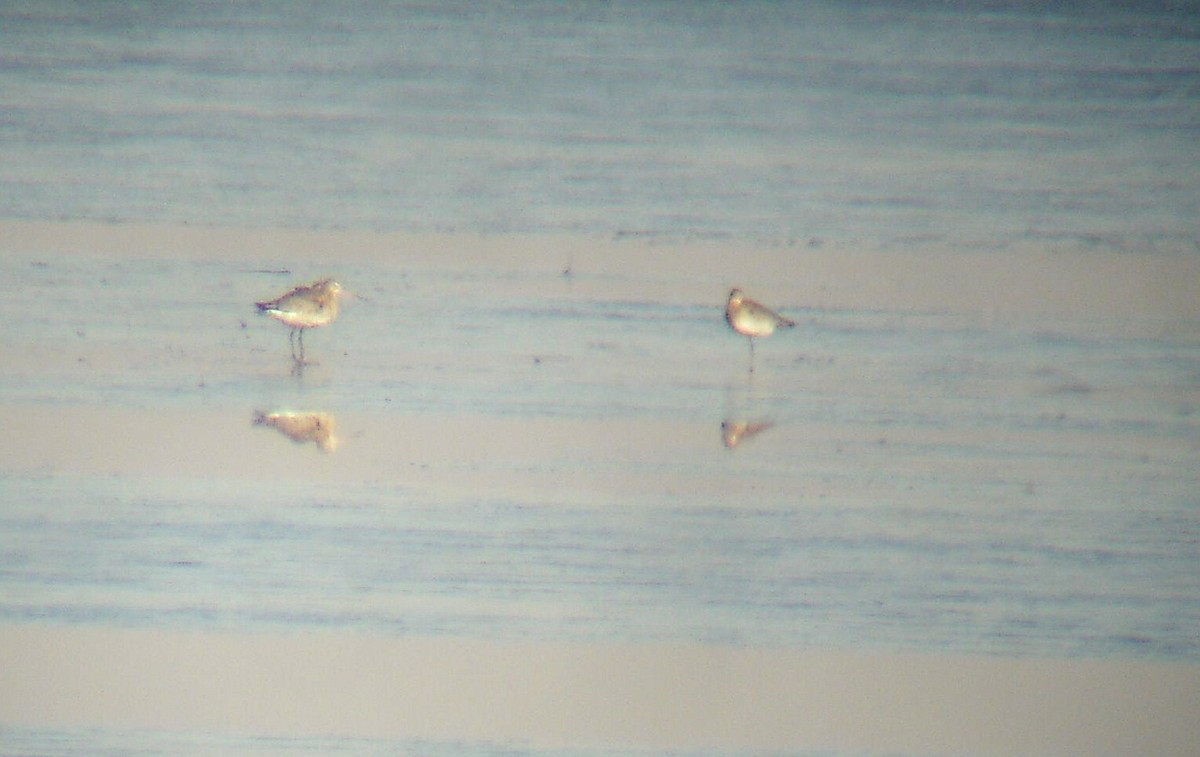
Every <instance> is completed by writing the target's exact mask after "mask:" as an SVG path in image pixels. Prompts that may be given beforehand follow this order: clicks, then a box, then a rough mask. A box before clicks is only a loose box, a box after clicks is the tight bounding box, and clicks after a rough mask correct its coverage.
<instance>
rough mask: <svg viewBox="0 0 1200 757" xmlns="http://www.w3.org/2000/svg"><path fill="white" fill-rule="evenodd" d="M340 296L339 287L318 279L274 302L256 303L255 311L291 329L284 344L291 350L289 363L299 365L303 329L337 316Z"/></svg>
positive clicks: (302, 347)
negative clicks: (297, 343) (288, 345)
mask: <svg viewBox="0 0 1200 757" xmlns="http://www.w3.org/2000/svg"><path fill="white" fill-rule="evenodd" d="M341 294H342V285H341V284H339V283H337V282H336V281H334V280H333V279H322V280H320V281H317V282H314V283H312V284H309V285H308V286H298V287H296V288H295V289H293V290H292V291H290V292H288V293H287V294H285V295H283V296H282V297H279V298H277V299H274V300H269V301H266V302H256V303H254V304H255V306H256V307H257V308H258V312H260V313H265V314H266V315H269V316H271V317H272V318H274V319H275V320H277V321H280V322H282V323H283V324H284V325H286V326H290V327H291V329H292V330H291V332H290V333H289V334H288V343H289V344H290V345H291V347H292V360H294V361H296V363H297V364H298V365H303V364H304V363H305V360H304V330H305V329H315V328H317V327H318V326H324V325H325V324H327V323H330V322H332V321H333V319H334V318H337V315H338V297H340V296H341ZM297 331H299V332H300V354H299V356H297V355H296V332H297Z"/></svg>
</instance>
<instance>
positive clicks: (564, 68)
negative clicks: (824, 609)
mask: <svg viewBox="0 0 1200 757" xmlns="http://www.w3.org/2000/svg"><path fill="white" fill-rule="evenodd" d="M1197 24H1198V21H1197V17H1196V15H1195V14H1193V13H1190V12H1189V11H1188V9H1187V6H1186V5H1178V6H1175V7H1174V8H1172V9H1163V10H1152V9H1150V8H1149V7H1148V6H1145V5H1144V4H1141V5H1138V6H1136V7H1134V8H1131V9H1127V8H1124V7H1121V6H1119V5H1117V4H1108V3H1085V4H1080V5H1071V6H1046V7H1044V8H1043V7H1040V6H1039V7H1035V6H1029V5H1021V4H1014V5H1011V6H1010V5H1005V4H990V5H989V7H988V8H987V9H986V10H978V9H974V8H970V9H966V8H962V9H960V8H956V7H954V6H952V5H945V4H926V3H918V4H912V3H888V2H879V3H869V4H865V5H864V4H860V3H842V2H821V3H765V2H764V3H760V2H748V3H736V4H726V3H688V4H671V3H667V4H662V3H648V2H618V3H603V4H600V3H488V4H484V5H481V6H477V7H472V8H470V9H468V8H465V7H462V6H458V5H454V4H422V3H355V4H348V5H341V4H338V5H330V4H328V3H313V4H295V3H289V4H280V3H274V2H259V3H237V4H230V5H223V4H193V5H188V6H183V7H177V6H167V5H156V4H150V5H137V6H123V5H104V6H95V5H87V4H83V5H80V4H76V3H65V2H46V3H28V4H12V3H9V4H6V5H5V7H4V8H3V9H2V10H0V49H3V51H4V52H3V53H2V54H0V79H2V80H3V83H4V86H3V88H2V89H0V111H2V112H3V113H4V116H3V118H2V119H0V164H2V165H3V166H4V167H3V169H0V188H2V189H3V191H0V198H2V199H0V214H3V215H6V216H18V217H27V218H46V217H49V218H76V217H86V218H97V219H114V220H152V221H169V222H191V223H204V224H250V225H258V226H283V225H287V226H304V227H308V226H317V227H350V228H376V229H388V230H408V231H411V230H426V229H441V230H467V231H486V232H507V231H543V230H567V231H583V232H599V233H606V234H628V233H636V234H652V235H665V236H671V237H690V236H716V237H736V238H743V239H744V238H755V239H772V240H780V239H799V240H809V239H829V238H835V239H841V240H845V239H854V240H865V241H868V242H870V243H872V244H891V245H900V244H906V245H907V244H913V243H914V242H916V243H923V242H925V241H928V240H945V241H951V242H954V243H957V244H967V245H972V246H975V245H981V246H984V247H987V248H993V247H1003V246H1005V245H1008V244H1012V243H1014V242H1021V241H1027V240H1031V239H1032V240H1035V241H1038V242H1042V243H1048V244H1053V243H1058V242H1062V241H1070V242H1079V241H1083V242H1085V243H1089V244H1097V245H1101V246H1106V247H1115V248H1118V249H1130V250H1138V251H1146V250H1154V249H1180V248H1182V249H1186V250H1194V249H1195V247H1196V241H1197V227H1196V218H1197V217H1200V213H1198V212H1197V211H1198V210H1200V207H1198V204H1197V197H1200V171H1198V169H1197V168H1196V162H1195V161H1194V160H1191V159H1190V158H1191V156H1192V154H1193V153H1194V148H1195V141H1196V129H1197V125H1198V124H1200V68H1198V67H1197V65H1196V61H1197V59H1200V55H1198V47H1200V26H1198V25H1197Z"/></svg>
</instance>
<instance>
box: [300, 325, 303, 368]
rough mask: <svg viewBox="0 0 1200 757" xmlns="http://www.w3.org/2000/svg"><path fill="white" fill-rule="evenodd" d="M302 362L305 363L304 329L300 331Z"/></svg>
mask: <svg viewBox="0 0 1200 757" xmlns="http://www.w3.org/2000/svg"><path fill="white" fill-rule="evenodd" d="M300 362H301V363H303V362H304V329H300Z"/></svg>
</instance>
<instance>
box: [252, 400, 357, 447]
mask: <svg viewBox="0 0 1200 757" xmlns="http://www.w3.org/2000/svg"><path fill="white" fill-rule="evenodd" d="M254 425H255V426H270V427H271V428H273V429H275V430H276V431H278V432H279V433H281V434H283V435H284V436H286V437H287V438H289V439H291V440H292V441H293V442H296V443H297V444H306V443H308V442H313V443H314V444H316V445H317V447H318V448H319V449H320V450H321V451H322V452H333V451H334V450H336V449H337V447H338V438H337V436H336V435H335V434H334V430H335V429H336V427H337V422H336V421H335V420H334V418H333V415H331V414H329V413H312V412H291V411H284V410H281V411H278V412H273V413H268V412H263V411H262V410H255V411H254Z"/></svg>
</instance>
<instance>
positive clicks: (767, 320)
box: [725, 287, 796, 373]
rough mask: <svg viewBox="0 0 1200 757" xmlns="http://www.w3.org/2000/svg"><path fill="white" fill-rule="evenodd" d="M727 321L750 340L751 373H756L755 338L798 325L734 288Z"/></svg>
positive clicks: (728, 307)
mask: <svg viewBox="0 0 1200 757" xmlns="http://www.w3.org/2000/svg"><path fill="white" fill-rule="evenodd" d="M725 321H726V323H728V324H729V328H731V329H733V330H734V331H736V332H737V333H739V334H742V335H743V336H745V337H746V338H747V339H749V340H750V372H751V373H753V372H754V337H756V336H770V335H771V334H774V333H775V329H777V328H787V329H790V328H791V327H793V326H795V325H796V322H795V321H792V320H788V319H787V318H784V317H783V316H781V315H780V314H779V313H776V312H775V311H774V310H771V309H770V308H769V307H767V306H766V305H763V304H762V303H759V302H755V301H754V300H752V299H750V298H748V297H746V296H745V295H744V294H742V290H741V289H738V288H736V287H735V288H734V289H733V290H732V291H730V292H729V302H728V303H726V305H725Z"/></svg>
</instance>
